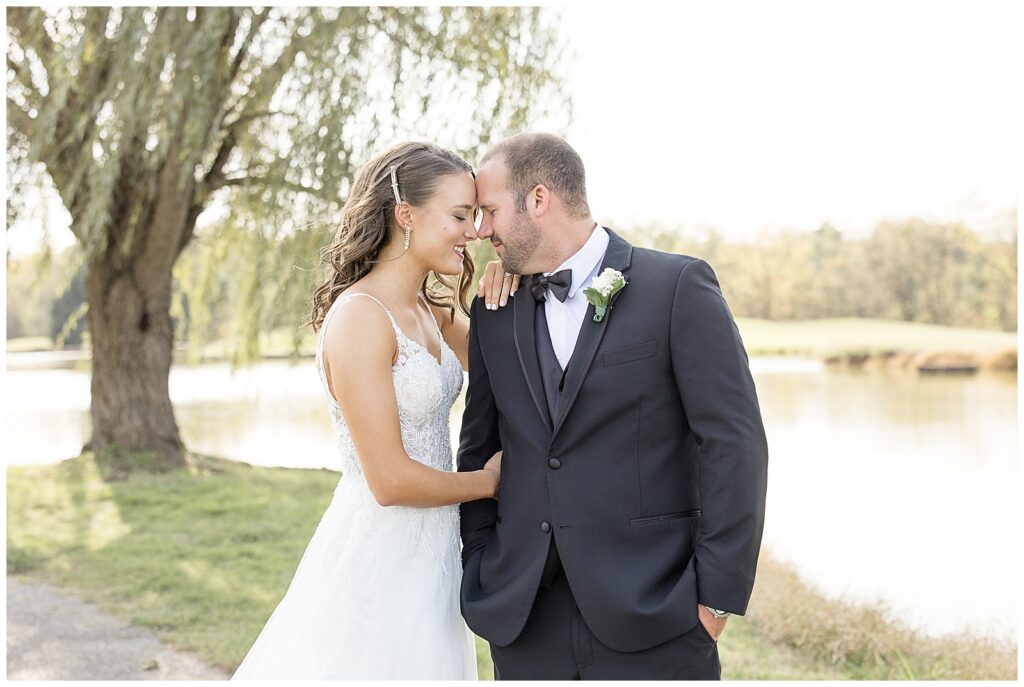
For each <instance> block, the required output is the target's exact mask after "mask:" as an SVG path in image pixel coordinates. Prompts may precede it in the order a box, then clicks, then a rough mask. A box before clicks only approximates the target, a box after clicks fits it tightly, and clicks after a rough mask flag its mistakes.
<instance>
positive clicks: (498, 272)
mask: <svg viewBox="0 0 1024 687" xmlns="http://www.w3.org/2000/svg"><path fill="white" fill-rule="evenodd" d="M518 288H519V275H518V274H511V275H510V274H508V273H507V272H505V270H504V268H502V266H501V260H493V261H491V262H489V263H487V267H485V268H484V275H483V276H482V277H480V283H479V285H478V287H477V295H478V296H480V297H481V298H483V299H484V304H485V305H486V307H487V309H488V310H497V309H498V308H499V307H504V306H505V305H506V304H507V303H508V297H509V296H510V295H513V294H515V292H516V289H518Z"/></svg>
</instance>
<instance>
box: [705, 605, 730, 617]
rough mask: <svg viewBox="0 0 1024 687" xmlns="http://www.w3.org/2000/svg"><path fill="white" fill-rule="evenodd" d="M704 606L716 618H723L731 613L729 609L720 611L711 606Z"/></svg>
mask: <svg viewBox="0 0 1024 687" xmlns="http://www.w3.org/2000/svg"><path fill="white" fill-rule="evenodd" d="M704 608H706V609H708V610H709V611H711V615H713V616H715V617H716V618H724V617H725V616H727V615H732V613H731V612H729V611H720V610H718V609H717V608H711V606H705V607H704Z"/></svg>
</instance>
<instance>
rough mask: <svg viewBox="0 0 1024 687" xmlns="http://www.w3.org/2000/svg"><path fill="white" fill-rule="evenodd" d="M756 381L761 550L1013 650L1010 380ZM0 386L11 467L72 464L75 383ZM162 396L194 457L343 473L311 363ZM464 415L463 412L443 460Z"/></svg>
mask: <svg viewBox="0 0 1024 687" xmlns="http://www.w3.org/2000/svg"><path fill="white" fill-rule="evenodd" d="M12 358H13V359H15V362H16V358H17V356H9V360H10V359H12ZM751 367H752V369H753V372H754V376H755V379H756V382H757V388H758V394H759V398H760V401H761V409H762V413H763V415H764V420H765V425H766V428H767V432H768V441H769V446H770V464H769V495H768V514H767V521H766V526H765V545H766V547H768V548H770V549H771V550H772V551H773V553H774V554H775V555H776V556H777V557H779V558H782V559H783V560H788V561H790V562H792V563H794V564H795V565H796V567H797V569H798V570H799V571H800V573H801V575H802V576H803V577H804V579H805V580H807V581H808V582H810V583H811V584H813V585H815V586H817V587H818V588H820V589H821V590H823V591H824V592H825V593H827V594H829V595H832V596H845V597H847V598H850V599H852V600H855V601H859V602H862V603H884V604H887V605H888V606H889V607H890V608H891V609H892V612H893V613H894V614H896V615H897V616H899V617H900V618H901V619H902V620H904V621H905V622H907V623H908V624H910V625H912V626H914V627H917V628H920V629H923V630H925V631H927V632H929V633H935V634H939V633H945V632H958V631H962V630H965V629H967V630H971V631H976V632H979V633H984V634H989V635H995V636H1012V635H1015V633H1016V608H1017V601H1016V599H1017V596H1016V594H1017V590H1016V573H1017V569H1016V542H1017V537H1016V522H1017V519H1016V485H1017V465H1016V408H1017V398H1016V377H1015V376H1012V375H1004V376H993V375H980V376H977V377H955V378H944V377H925V378H920V377H918V376H916V375H913V374H903V373H882V372H870V373H865V372H854V371H836V370H826V369H825V368H824V367H823V366H822V365H821V364H820V363H818V362H815V361H794V360H792V359H754V360H753V361H752V363H751ZM6 382H7V383H6V390H7V394H6V399H7V417H6V420H7V428H8V435H7V436H8V441H7V447H6V454H5V458H6V460H7V462H8V463H10V464H28V463H47V462H55V461H58V460H62V459H64V458H67V457H70V456H73V455H76V454H77V453H78V451H79V448H80V447H81V444H82V443H83V442H84V440H85V439H86V438H87V437H88V434H89V416H88V406H89V378H88V375H87V374H86V373H85V372H81V371H74V370H67V369H9V370H8V373H7V379H6ZM170 391H171V398H172V401H173V402H174V404H175V407H176V412H177V418H178V422H179V424H180V426H181V431H182V434H183V437H184V439H185V441H186V443H187V444H188V445H189V447H190V448H191V449H192V450H196V451H200V452H204V453H211V454H215V455H219V456H223V457H227V458H233V459H237V460H245V461H247V462H250V463H253V464H257V465H266V466H286V467H307V468H317V467H326V468H329V469H337V468H338V465H337V461H336V454H335V447H334V439H333V435H332V434H331V427H330V421H329V419H328V415H327V406H326V403H325V399H324V396H323V392H322V389H321V387H320V381H319V379H318V378H317V375H316V372H315V370H314V367H313V364H312V361H311V360H308V359H307V360H302V361H300V362H299V363H298V364H296V365H292V364H289V363H288V362H286V361H267V362H264V363H261V364H259V365H256V366H254V367H251V368H247V369H242V370H237V371H234V372H232V371H231V369H230V367H229V366H228V365H226V364H213V365H203V366H192V367H187V366H175V367H174V368H172V371H171V377H170ZM461 410H462V399H461V398H460V400H459V402H458V403H457V404H456V408H454V409H453V414H452V420H453V421H452V441H453V445H457V441H458V427H459V418H460V417H461Z"/></svg>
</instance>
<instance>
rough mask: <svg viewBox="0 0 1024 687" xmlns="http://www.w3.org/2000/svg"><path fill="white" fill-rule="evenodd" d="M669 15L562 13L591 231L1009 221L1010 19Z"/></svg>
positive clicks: (811, 11) (829, 7)
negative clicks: (619, 226) (656, 225)
mask: <svg viewBox="0 0 1024 687" xmlns="http://www.w3.org/2000/svg"><path fill="white" fill-rule="evenodd" d="M673 7H674V9H668V8H657V9H656V8H655V7H654V6H651V5H645V4H642V3H641V4H635V3H634V4H626V3H615V4H614V5H611V6H607V5H601V6H600V7H587V6H583V5H571V6H569V7H567V8H566V9H565V10H564V12H565V14H564V17H565V25H566V26H567V27H569V31H570V34H571V36H572V38H573V39H574V42H575V43H576V44H577V45H578V46H579V53H580V58H581V59H580V63H581V67H580V68H578V70H577V71H576V73H575V74H574V77H575V78H574V83H573V86H572V90H573V94H574V96H575V108H576V109H575V114H576V118H575V122H574V125H573V127H572V128H571V129H570V131H569V139H570V142H571V143H573V145H574V146H575V147H576V148H577V150H578V151H579V152H580V154H581V155H582V156H583V158H584V162H585V164H586V165H587V174H588V191H589V195H590V199H591V206H592V208H593V209H594V210H595V213H598V215H599V217H598V218H599V219H601V220H603V221H607V222H612V221H615V222H620V223H623V224H626V223H631V222H632V221H634V220H636V221H661V222H662V223H664V224H665V225H667V226H670V227H672V226H678V227H680V228H681V229H683V230H686V229H687V228H693V227H695V226H699V225H701V224H708V225H712V226H715V227H717V228H718V229H719V230H721V231H722V232H723V233H724V234H725V235H726V236H729V237H738V236H742V235H749V234H750V233H753V232H754V231H756V230H757V229H759V228H761V227H790V228H794V229H799V230H810V229H816V228H817V227H818V226H820V224H821V223H822V222H824V221H829V222H831V223H832V224H833V225H835V226H836V227H837V228H839V229H841V230H843V231H844V232H850V233H860V232H863V231H869V230H870V229H871V228H872V227H873V226H874V224H875V223H876V222H877V221H878V220H879V219H883V218H889V217H900V216H906V215H917V216H921V217H924V218H926V219H933V220H937V221H951V220H958V219H963V220H966V221H968V222H969V223H971V224H972V225H981V224H984V223H988V222H990V221H991V215H992V214H993V213H994V212H997V211H999V210H1004V209H1012V208H1014V207H1015V206H1016V197H1017V189H1018V178H1017V174H1018V173H1019V167H1018V166H1017V165H1018V164H1019V163H1018V160H1019V157H1017V154H1019V151H1020V123H1021V122H1022V121H1024V116H1022V115H1024V111H1022V107H1021V93H1020V84H1021V82H1022V76H1024V74H1022V71H1024V70H1022V69H1021V67H1022V65H1024V52H1022V51H1021V48H1020V45H1021V36H1020V28H1021V22H1020V19H1021V13H1020V11H1019V9H1018V8H1019V4H1018V5H1015V4H1013V3H994V2H989V3H986V2H977V3H966V2H961V3H956V4H950V3H939V2H927V3H924V2H918V3H910V2H884V3H883V2H863V1H857V2H779V1H776V0H773V1H772V2H762V3H745V2H743V3H741V2H714V3H712V2H701V3H684V4H679V5H673ZM978 228H982V227H981V226H978Z"/></svg>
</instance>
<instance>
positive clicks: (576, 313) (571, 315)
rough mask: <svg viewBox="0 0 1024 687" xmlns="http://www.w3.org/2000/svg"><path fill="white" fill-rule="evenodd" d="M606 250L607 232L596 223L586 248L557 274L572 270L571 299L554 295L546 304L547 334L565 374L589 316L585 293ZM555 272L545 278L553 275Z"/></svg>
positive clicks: (580, 250)
mask: <svg viewBox="0 0 1024 687" xmlns="http://www.w3.org/2000/svg"><path fill="white" fill-rule="evenodd" d="M607 250H608V232H607V231H605V230H604V229H603V228H602V227H601V225H600V224H596V223H595V224H594V231H593V232H591V234H590V238H589V239H587V242H586V243H584V244H583V247H582V248H580V249H579V250H578V251H576V253H574V254H573V256H572V257H570V258H569V259H568V260H566V261H565V262H563V263H562V264H561V265H559V266H558V269H556V270H554V272H560V271H561V270H565V269H571V270H572V285H571V286H570V287H569V295H568V296H566V298H565V302H564V303H563V302H562V301H560V300H558V299H557V298H555V295H554V294H552V293H549V294H548V296H547V298H546V299H545V300H544V315H545V318H546V319H547V322H548V332H549V333H550V334H551V345H552V346H553V347H554V349H555V357H556V358H558V362H559V364H560V365H561V366H562V369H563V370H564V369H565V366H566V365H568V364H569V359H570V358H571V357H572V352H573V350H574V349H575V348H576V339H578V338H579V335H580V327H582V326H583V318H584V317H586V315H587V306H588V305H589V303H588V302H587V297H586V295H584V293H583V289H584V288H585V287H587V286H589V285H590V280H591V279H593V278H594V277H596V276H597V272H598V270H600V269H601V263H602V262H603V261H604V254H605V252H606V251H607ZM554 272H545V273H544V274H545V275H550V274H553V273H554Z"/></svg>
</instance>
